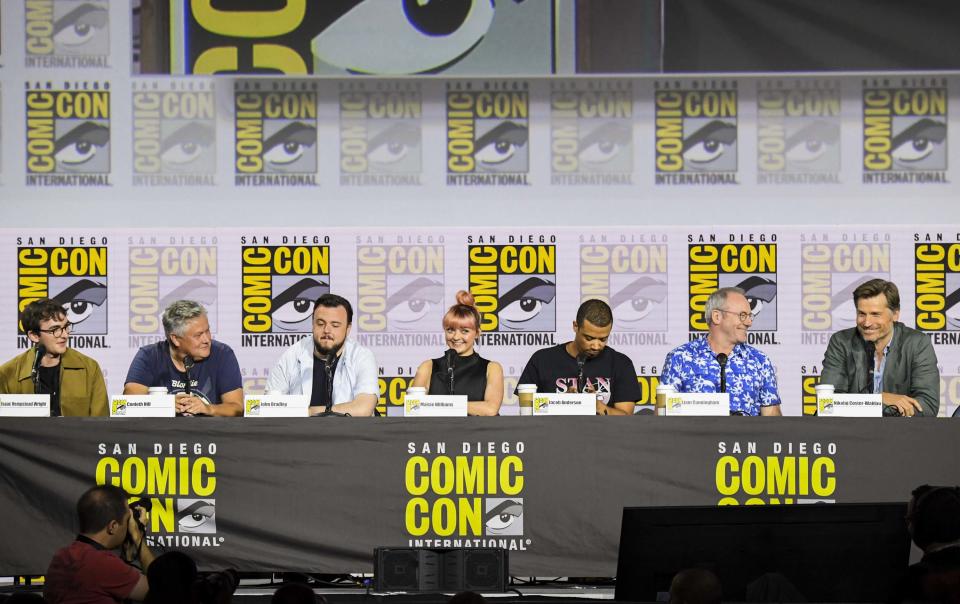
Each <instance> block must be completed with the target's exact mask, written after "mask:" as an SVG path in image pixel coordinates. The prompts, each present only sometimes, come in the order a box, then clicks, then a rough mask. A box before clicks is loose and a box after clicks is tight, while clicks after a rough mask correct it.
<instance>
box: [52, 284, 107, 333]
mask: <svg viewBox="0 0 960 604" xmlns="http://www.w3.org/2000/svg"><path fill="white" fill-rule="evenodd" d="M106 299H107V286H106V285H104V284H103V283H97V282H96V281H93V280H91V279H80V280H79V281H77V282H75V283H74V284H72V285H70V286H69V287H67V288H66V289H64V290H63V291H62V292H60V293H59V294H57V295H56V296H54V297H53V301H54V302H56V303H57V304H59V305H61V306H63V310H64V312H66V314H67V321H69V322H71V323H73V324H74V325H75V326H76V325H77V324H78V323H83V322H84V321H86V320H87V319H88V318H89V317H90V315H92V314H93V311H94V309H95V308H96V307H98V306H100V305H102V304H103V302H104V301H105V300H106Z"/></svg>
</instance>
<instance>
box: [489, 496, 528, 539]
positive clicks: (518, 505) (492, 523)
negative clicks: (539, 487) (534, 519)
mask: <svg viewBox="0 0 960 604" xmlns="http://www.w3.org/2000/svg"><path fill="white" fill-rule="evenodd" d="M522 516H523V503H522V502H520V501H515V500H513V499H505V500H503V501H502V502H501V503H500V504H499V505H497V506H495V507H494V508H493V509H491V510H489V511H487V513H486V514H485V515H484V525H485V526H486V528H487V534H488V535H499V534H511V533H513V532H514V531H510V530H509V529H510V528H511V527H512V526H513V525H514V524H515V523H516V522H517V521H519V520H520V519H521V518H522Z"/></svg>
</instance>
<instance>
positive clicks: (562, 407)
mask: <svg viewBox="0 0 960 604" xmlns="http://www.w3.org/2000/svg"><path fill="white" fill-rule="evenodd" d="M533 414H534V415H596V414H597V395H596V394H595V393H593V392H585V393H583V394H578V393H555V394H552V393H551V394H547V393H540V392H538V393H536V394H534V395H533Z"/></svg>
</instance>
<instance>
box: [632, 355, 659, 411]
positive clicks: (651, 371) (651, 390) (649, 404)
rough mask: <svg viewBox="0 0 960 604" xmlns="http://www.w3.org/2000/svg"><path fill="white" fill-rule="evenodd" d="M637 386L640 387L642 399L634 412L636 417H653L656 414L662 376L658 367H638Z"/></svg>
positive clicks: (638, 401) (638, 400)
mask: <svg viewBox="0 0 960 604" xmlns="http://www.w3.org/2000/svg"><path fill="white" fill-rule="evenodd" d="M636 369H637V371H638V374H637V384H638V385H639V386H640V398H639V399H637V406H636V407H635V408H634V410H633V414H634V415H652V414H654V413H656V410H657V409H656V406H657V386H659V385H660V374H659V372H658V371H657V366H656V365H649V366H648V365H638V366H637V367H636Z"/></svg>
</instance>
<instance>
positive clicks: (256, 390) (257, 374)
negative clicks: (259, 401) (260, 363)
mask: <svg viewBox="0 0 960 604" xmlns="http://www.w3.org/2000/svg"><path fill="white" fill-rule="evenodd" d="M240 375H241V376H242V377H243V391H244V393H246V394H263V393H264V392H266V391H267V378H268V377H269V376H270V368H269V367H252V368H251V367H246V366H241V367H240Z"/></svg>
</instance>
